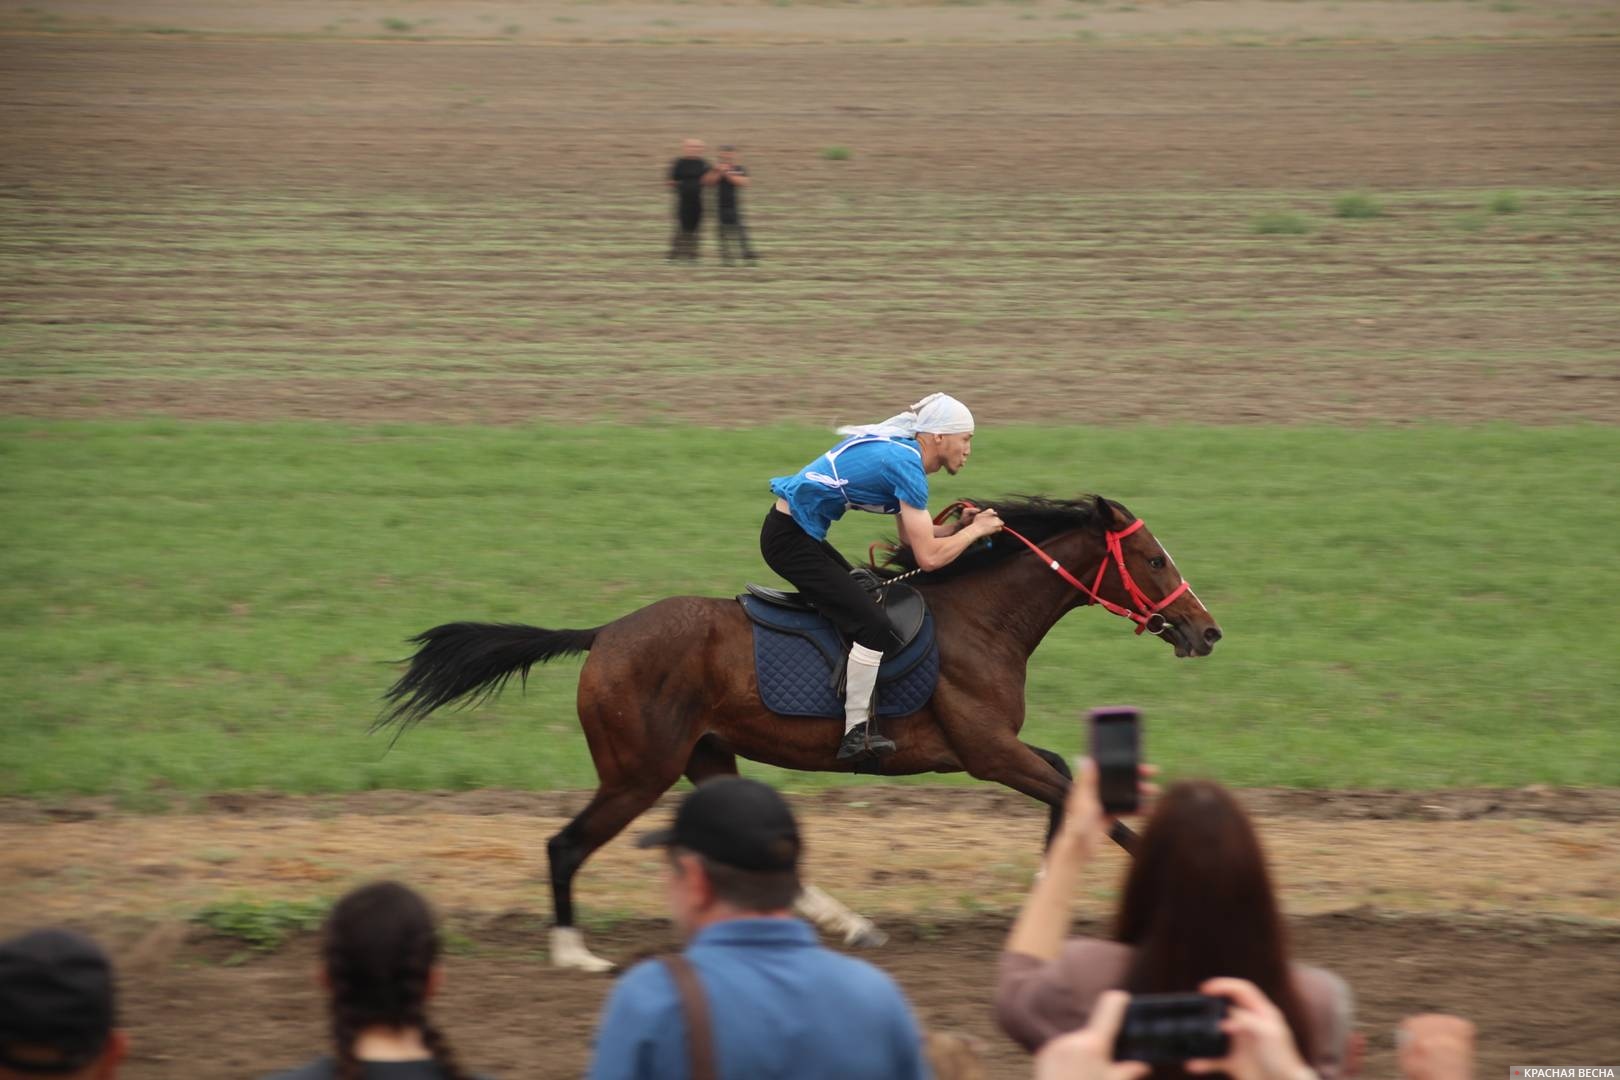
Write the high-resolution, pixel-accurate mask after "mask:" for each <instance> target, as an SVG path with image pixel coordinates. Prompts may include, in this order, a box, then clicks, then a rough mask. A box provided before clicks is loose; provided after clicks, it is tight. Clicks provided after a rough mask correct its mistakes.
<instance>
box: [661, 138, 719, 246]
mask: <svg viewBox="0 0 1620 1080" xmlns="http://www.w3.org/2000/svg"><path fill="white" fill-rule="evenodd" d="M708 176H709V163H708V162H707V161H705V160H703V140H702V139H687V140H686V141H685V142H683V143H681V156H680V157H678V158H676V159H675V160H674V161H672V162H670V165H669V175H668V176H667V177H666V178H665V182H666V183H667V184H668V186H669V187H670V189H671V190H673V191H674V192H675V235H674V237H673V239H671V240H670V244H669V257H670V259H672V260H673V259H686V260H688V261H692V262H695V261H696V260H697V257H698V226H699V225H701V224H703V185H704V184H705V183H707V182H708Z"/></svg>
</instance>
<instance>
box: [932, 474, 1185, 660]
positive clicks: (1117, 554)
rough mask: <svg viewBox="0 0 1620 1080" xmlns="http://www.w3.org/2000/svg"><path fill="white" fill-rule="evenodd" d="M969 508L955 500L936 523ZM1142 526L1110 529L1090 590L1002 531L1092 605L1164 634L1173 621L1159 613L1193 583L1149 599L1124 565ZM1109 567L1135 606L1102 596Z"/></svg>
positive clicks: (1010, 531) (1014, 533)
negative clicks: (1130, 539)
mask: <svg viewBox="0 0 1620 1080" xmlns="http://www.w3.org/2000/svg"><path fill="white" fill-rule="evenodd" d="M966 509H976V507H974V505H973V504H972V503H970V502H968V501H967V500H965V499H964V500H962V501H961V502H955V503H952V504H951V505H950V506H947V507H946V508H945V509H944V510H943V511H941V512H940V515H939V516H938V517H936V518H935V519H934V524H935V525H943V524H944V523H945V521H946V519H947V518H949V517H950V516H951V515H952V514H959V513H961V512H962V511H963V510H966ZM992 509H993V508H992ZM1141 527H1142V519H1141V518H1137V519H1136V520H1135V521H1133V522H1131V523H1130V524H1129V525H1127V526H1125V527H1124V528H1123V529H1118V530H1113V529H1111V530H1109V531H1108V533H1107V534H1106V536H1107V540H1108V555H1109V558H1106V559H1103V560H1102V561H1101V562H1100V563H1099V564H1098V565H1097V579H1096V580H1095V581H1093V582H1092V583H1091V587H1090V588H1089V589H1088V588H1087V587H1086V585H1085V583H1084V582H1082V581H1081V580H1080V579H1079V578H1077V577H1075V576H1074V575H1073V574H1071V573H1069V572H1068V571H1067V570H1066V569H1064V568H1063V564H1062V563H1060V562H1058V561H1057V560H1056V559H1054V558H1052V556H1050V555H1048V554H1047V553H1046V552H1044V551H1042V550H1041V547H1040V545H1039V544H1037V543H1035V541H1033V540H1031V539H1030V538H1029V537H1027V536H1025V535H1024V534H1023V533H1021V532H1019V531H1018V530H1017V529H1014V528H1011V527H1009V526H1007V525H1003V526H1002V527H1001V531H1002V532H1004V533H1006V534H1007V535H1008V536H1011V537H1013V538H1014V539H1015V540H1019V541H1021V542H1022V543H1023V545H1024V546H1025V547H1027V548H1029V550H1031V551H1033V552H1034V553H1035V554H1036V555H1039V556H1040V557H1041V560H1042V561H1043V562H1045V563H1046V565H1047V566H1049V567H1051V568H1052V570H1053V572H1054V573H1056V574H1057V576H1058V577H1060V578H1062V579H1063V580H1064V581H1066V582H1068V583H1069V584H1070V585H1072V586H1074V587H1075V588H1076V589H1077V590H1079V591H1080V592H1081V593H1084V594H1085V595H1086V596H1087V597H1089V598H1090V599H1091V602H1092V603H1093V604H1096V605H1098V606H1099V607H1101V608H1104V609H1105V610H1107V611H1110V612H1112V613H1114V614H1115V615H1118V616H1120V617H1121V618H1125V619H1129V620H1131V621H1132V622H1134V623H1135V624H1136V632H1137V633H1138V634H1140V633H1141V632H1142V631H1144V630H1146V631H1147V632H1148V633H1150V634H1162V633H1163V632H1164V628H1165V627H1166V626H1168V625H1169V624H1170V621H1169V620H1168V619H1166V618H1165V617H1164V616H1163V615H1162V614H1160V612H1162V611H1163V610H1164V609H1165V608H1167V607H1169V606H1170V605H1171V604H1173V603H1175V602H1176V600H1177V599H1178V598H1179V597H1180V596H1181V594H1182V593H1184V592H1186V591H1187V590H1188V589H1189V588H1191V586H1190V585H1188V584H1187V581H1186V579H1183V580H1182V582H1181V584H1180V585H1177V586H1176V587H1175V589H1174V590H1173V591H1172V592H1171V593H1170V595H1169V596H1167V597H1165V598H1164V599H1163V600H1160V601H1159V602H1158V603H1156V604H1155V603H1154V602H1153V601H1151V600H1149V599H1148V598H1147V594H1146V593H1144V592H1143V591H1142V590H1141V589H1140V588H1139V587H1138V586H1137V584H1136V580H1135V579H1134V578H1132V577H1131V572H1130V570H1129V569H1128V568H1127V567H1126V566H1125V549H1124V547H1123V546H1122V545H1121V541H1123V540H1124V539H1125V538H1126V537H1127V536H1129V535H1131V534H1132V533H1134V532H1135V531H1136V530H1138V529H1140V528H1141ZM1110 566H1116V567H1118V568H1119V580H1120V582H1121V583H1122V584H1123V585H1124V586H1125V595H1126V596H1129V597H1130V598H1131V603H1132V604H1135V605H1136V607H1135V609H1132V608H1128V607H1122V606H1121V605H1119V604H1116V603H1114V602H1113V601H1112V600H1104V599H1103V597H1102V583H1103V578H1104V577H1106V576H1107V574H1108V568H1109V567H1110Z"/></svg>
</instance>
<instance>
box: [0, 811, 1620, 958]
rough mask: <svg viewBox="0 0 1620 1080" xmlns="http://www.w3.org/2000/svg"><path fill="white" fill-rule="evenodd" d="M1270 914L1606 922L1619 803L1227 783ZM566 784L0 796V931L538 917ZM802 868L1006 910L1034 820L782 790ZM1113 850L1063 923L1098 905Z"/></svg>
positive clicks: (1029, 865) (821, 879)
mask: <svg viewBox="0 0 1620 1080" xmlns="http://www.w3.org/2000/svg"><path fill="white" fill-rule="evenodd" d="M1244 797H1245V799H1246V800H1247V802H1248V803H1249V805H1250V806H1251V807H1252V809H1253V810H1254V812H1255V814H1256V819H1257V821H1258V823H1259V827H1260V829H1261V831H1262V834H1263V836H1264V838H1265V842H1266V845H1267V848H1268V851H1269V852H1270V855H1271V858H1272V861H1273V865H1274V869H1275V873H1276V876H1277V879H1278V883H1279V887H1280V888H1281V889H1282V891H1283V895H1284V899H1285V904H1286V907H1287V909H1288V911H1289V912H1290V913H1291V914H1294V915H1313V914H1322V913H1326V912H1334V911H1344V910H1348V909H1357V908H1376V909H1379V910H1382V911H1402V912H1472V913H1477V914H1480V915H1486V914H1489V915H1491V916H1493V917H1494V916H1505V917H1508V918H1518V917H1545V916H1555V917H1559V918H1572V919H1577V920H1620V833H1617V831H1616V828H1615V822H1616V820H1617V819H1620V792H1611V791H1562V792H1560V791H1530V792H1446V793H1405V794H1398V795H1391V794H1379V793H1349V792H1347V793H1296V792H1246V793H1244ZM585 799H586V796H585V795H584V794H581V793H543V794H528V793H518V792H476V793H466V794H460V795H422V794H401V793H372V794H369V795H359V796H344V797H332V798H289V797H278V796H218V797H215V798H213V799H211V800H209V803H211V806H209V807H208V808H207V809H205V810H204V811H203V812H200V813H191V812H186V813H171V814H159V815H150V816H139V815H127V814H118V813H111V812H108V811H107V808H106V806H105V804H104V803H102V802H98V801H96V800H82V801H79V802H75V803H69V804H60V805H55V806H49V805H44V804H38V803H29V802H23V801H12V802H8V803H5V804H0V930H5V929H12V928H15V927H19V926H23V925H28V924H37V923H40V922H43V921H53V920H63V921H72V922H76V923H81V924H84V923H88V924H92V925H93V924H94V923H95V922H96V921H97V920H101V919H119V918H126V917H138V918H143V919H146V918H155V919H160V920H161V919H166V918H176V917H182V916H184V915H185V914H187V913H189V912H192V911H195V910H196V909H198V908H200V907H203V906H205V905H207V904H210V903H213V902H217V901H220V900H226V899H243V898H248V899H254V900H270V899H279V898H285V899H308V898H310V897H313V896H330V895H334V894H336V893H338V892H341V891H342V890H343V889H345V888H346V887H348V886H349V885H351V884H353V883H356V882H359V881H363V880H368V879H373V878H377V877H381V876H390V877H398V878H400V879H403V880H405V881H408V882H411V883H413V884H415V885H417V886H419V887H421V888H422V889H424V890H425V891H427V892H428V894H429V895H430V896H432V897H433V899H434V900H435V901H436V902H437V903H439V904H440V905H441V906H443V907H445V908H447V909H453V910H457V911H464V912H482V913H488V914H494V913H502V912H523V913H533V914H542V915H543V914H545V913H547V912H549V907H550V902H549V896H548V891H547V889H546V888H545V885H544V874H545V841H546V839H547V838H548V837H549V836H551V835H552V833H554V832H555V831H557V830H558V829H559V828H561V827H562V826H563V824H565V823H566V821H567V820H568V817H569V815H570V814H571V813H572V812H573V811H574V810H576V809H577V808H578V807H580V806H582V805H583V804H584V802H585ZM796 802H797V806H798V809H799V812H800V814H801V816H802V820H803V826H804V829H805V833H806V836H807V839H808V857H809V877H810V879H811V880H814V881H816V882H818V883H819V884H822V885H823V886H824V887H826V888H829V889H831V890H833V891H834V892H836V893H837V895H839V897H840V898H841V899H843V900H844V901H845V902H846V903H849V904H851V905H852V906H854V907H856V908H858V909H860V910H862V911H865V912H867V913H871V914H874V915H876V916H879V917H888V918H891V919H898V918H901V917H911V916H925V917H949V916H961V915H964V914H973V913H976V912H980V911H1006V910H1010V909H1013V908H1015V907H1016V905H1017V904H1018V902H1019V901H1020V899H1021V898H1022V896H1023V894H1024V891H1025V889H1026V888H1027V887H1028V884H1029V881H1030V876H1031V874H1032V873H1033V872H1034V870H1035V867H1036V864H1037V860H1038V849H1039V846H1040V837H1041V833H1042V828H1043V824H1044V814H1043V812H1042V811H1041V810H1040V808H1039V807H1037V806H1035V805H1034V804H1033V803H1032V802H1030V801H1028V800H1024V799H1022V798H1019V797H1017V796H1009V795H1004V794H1002V793H1000V792H995V791H976V790H973V789H925V788H894V789H885V788H878V787H865V788H845V789H839V790H835V791H826V792H820V793H817V794H813V795H807V796H800V797H797V798H796ZM668 813H669V800H666V802H665V805H663V806H661V807H659V808H657V809H655V810H654V811H652V812H651V813H649V814H648V815H646V816H644V817H643V818H642V820H641V821H640V822H638V823H637V825H636V826H635V827H633V828H632V829H631V830H630V832H629V833H628V834H626V835H625V836H621V837H620V838H619V839H618V840H616V841H614V842H613V843H612V844H610V845H608V847H606V848H605V849H604V850H603V851H601V852H599V853H598V854H597V855H596V856H595V857H594V858H593V859H592V860H591V862H590V863H589V864H588V865H587V867H586V869H585V870H584V871H583V872H582V874H581V876H580V878H579V880H578V889H579V895H580V899H581V902H582V905H583V907H584V909H585V911H586V912H587V918H591V919H596V920H604V921H612V920H615V919H622V918H628V917H655V916H657V915H658V914H659V913H660V907H661V893H660V890H659V889H658V888H657V880H658V873H659V863H658V860H657V857H656V856H655V855H653V854H650V853H648V852H646V851H641V850H638V849H636V848H635V847H634V846H633V844H632V843H631V842H630V838H631V837H632V836H633V835H634V834H635V833H636V832H637V831H639V830H641V829H645V828H648V827H650V826H651V825H652V823H654V822H656V821H659V820H661V819H662V818H663V817H664V816H665V815H667V814H668ZM1123 869H1124V862H1123V858H1122V856H1121V855H1120V854H1119V853H1117V852H1116V851H1114V850H1112V849H1110V850H1107V851H1105V852H1104V853H1103V854H1102V855H1101V856H1100V858H1099V860H1098V863H1097V865H1096V866H1095V867H1094V868H1093V869H1091V870H1090V871H1089V872H1088V873H1087V875H1086V887H1085V891H1086V895H1085V897H1084V898H1083V900H1082V905H1081V907H1082V910H1084V911H1086V912H1087V913H1089V914H1096V915H1101V914H1104V913H1106V912H1107V911H1108V910H1109V908H1110V907H1111V903H1112V898H1113V897H1114V895H1115V894H1116V890H1117V888H1118V886H1119V884H1120V880H1121V874H1122V872H1123Z"/></svg>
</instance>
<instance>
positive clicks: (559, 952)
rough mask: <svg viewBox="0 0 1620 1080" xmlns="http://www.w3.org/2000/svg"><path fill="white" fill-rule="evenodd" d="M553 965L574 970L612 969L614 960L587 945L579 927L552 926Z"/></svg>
mask: <svg viewBox="0 0 1620 1080" xmlns="http://www.w3.org/2000/svg"><path fill="white" fill-rule="evenodd" d="M551 966H552V967H555V968H569V969H572V970H574V971H591V972H603V971H612V970H613V969H614V967H615V965H614V963H613V961H611V960H604V959H602V958H601V957H600V956H597V955H596V954H595V953H593V952H591V950H589V949H587V948H586V947H585V935H584V933H583V932H581V931H580V929H579V928H578V927H574V926H553V927H552V928H551Z"/></svg>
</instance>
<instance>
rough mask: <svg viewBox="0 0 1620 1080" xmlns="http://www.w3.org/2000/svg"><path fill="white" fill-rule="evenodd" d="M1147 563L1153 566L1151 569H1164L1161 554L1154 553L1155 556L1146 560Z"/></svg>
mask: <svg viewBox="0 0 1620 1080" xmlns="http://www.w3.org/2000/svg"><path fill="white" fill-rule="evenodd" d="M1148 565H1149V566H1151V567H1153V569H1155V570H1163V569H1164V556H1163V555H1155V556H1153V558H1151V559H1149V560H1148Z"/></svg>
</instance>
